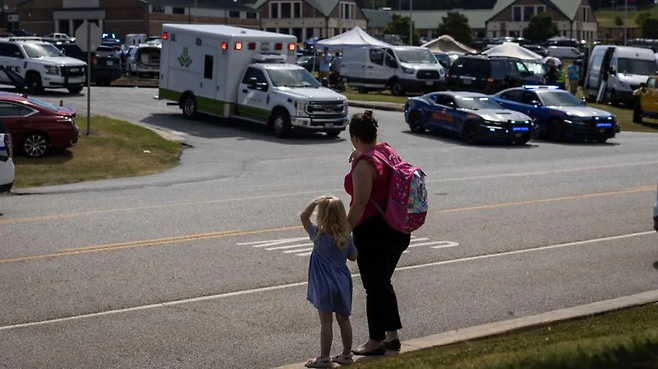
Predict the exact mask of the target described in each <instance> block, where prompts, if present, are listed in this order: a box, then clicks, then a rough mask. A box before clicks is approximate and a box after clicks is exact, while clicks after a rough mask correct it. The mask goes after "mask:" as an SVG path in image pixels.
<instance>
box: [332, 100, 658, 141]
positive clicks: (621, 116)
mask: <svg viewBox="0 0 658 369" xmlns="http://www.w3.org/2000/svg"><path fill="white" fill-rule="evenodd" d="M340 93H341V94H343V95H345V96H346V97H347V98H348V99H349V100H352V101H378V102H387V103H399V104H404V103H405V102H406V101H407V99H408V97H404V96H393V95H391V94H390V93H388V92H382V93H368V94H360V93H357V92H340ZM588 106H591V107H593V108H598V109H602V110H606V111H609V112H610V113H612V114H614V115H616V116H617V119H618V122H619V126H620V127H621V131H622V133H623V132H625V131H626V132H628V131H633V132H655V133H658V121H656V120H652V119H646V118H644V119H643V124H636V123H633V111H632V110H630V109H624V108H615V107H613V106H610V105H601V104H588Z"/></svg>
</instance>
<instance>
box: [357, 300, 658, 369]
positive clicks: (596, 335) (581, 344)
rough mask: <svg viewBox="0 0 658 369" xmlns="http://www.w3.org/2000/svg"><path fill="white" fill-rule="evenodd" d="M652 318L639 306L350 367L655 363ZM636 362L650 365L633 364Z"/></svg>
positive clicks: (654, 309) (656, 313)
mask: <svg viewBox="0 0 658 369" xmlns="http://www.w3.org/2000/svg"><path fill="white" fill-rule="evenodd" d="M656 319H658V306H656V304H651V305H644V306H639V307H633V308H628V309H624V310H618V311H614V312H609V313H605V314H601V315H596V316H591V317H587V318H582V319H577V320H571V321H566V322H560V323H557V324H551V325H548V326H543V327H540V328H534V329H530V330H526V331H522V332H517V333H509V334H506V335H501V336H495V337H490V338H485V339H481V340H475V341H469V342H463V343H458V344H453V345H449V346H443V347H435V348H430V349H425V350H420V351H415V352H410V353H406V354H402V355H397V356H392V357H387V358H384V359H379V360H368V361H364V362H362V363H358V364H356V365H354V368H358V369H375V368H377V369H393V368H395V369H412V368H413V369H430V368H432V369H439V368H518V369H534V368H574V369H575V368H603V367H606V368H613V367H614V368H630V367H637V368H640V367H646V368H649V367H652V368H655V367H658V328H656V321H657V320H656ZM611 362H614V363H615V365H611ZM638 363H642V364H645V365H646V364H652V365H650V366H633V365H632V364H638Z"/></svg>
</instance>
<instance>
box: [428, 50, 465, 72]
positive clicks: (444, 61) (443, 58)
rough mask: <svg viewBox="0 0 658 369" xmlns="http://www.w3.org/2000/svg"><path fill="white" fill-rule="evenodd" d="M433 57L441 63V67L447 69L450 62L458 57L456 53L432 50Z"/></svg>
mask: <svg viewBox="0 0 658 369" xmlns="http://www.w3.org/2000/svg"><path fill="white" fill-rule="evenodd" d="M433 54H434V57H436V60H438V61H439V63H441V65H443V67H444V68H445V69H446V70H447V69H449V68H450V66H451V65H452V63H454V61H455V60H457V59H459V55H456V54H448V53H440V52H434V53H433Z"/></svg>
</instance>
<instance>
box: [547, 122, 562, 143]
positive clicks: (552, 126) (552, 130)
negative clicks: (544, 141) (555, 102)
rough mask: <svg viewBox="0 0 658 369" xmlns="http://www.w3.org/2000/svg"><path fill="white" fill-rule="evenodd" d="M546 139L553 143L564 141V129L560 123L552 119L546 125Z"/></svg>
mask: <svg viewBox="0 0 658 369" xmlns="http://www.w3.org/2000/svg"><path fill="white" fill-rule="evenodd" d="M548 137H549V139H550V140H551V141H554V142H562V141H563V140H564V127H563V126H562V121H560V120H558V119H552V120H551V121H550V122H549V123H548Z"/></svg>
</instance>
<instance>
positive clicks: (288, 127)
mask: <svg viewBox="0 0 658 369" xmlns="http://www.w3.org/2000/svg"><path fill="white" fill-rule="evenodd" d="M272 128H274V134H275V135H276V136H277V137H281V138H284V137H288V136H290V133H291V132H292V124H290V115H289V114H288V112H287V111H284V110H277V111H275V112H274V115H272Z"/></svg>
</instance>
